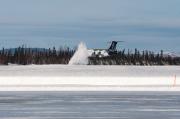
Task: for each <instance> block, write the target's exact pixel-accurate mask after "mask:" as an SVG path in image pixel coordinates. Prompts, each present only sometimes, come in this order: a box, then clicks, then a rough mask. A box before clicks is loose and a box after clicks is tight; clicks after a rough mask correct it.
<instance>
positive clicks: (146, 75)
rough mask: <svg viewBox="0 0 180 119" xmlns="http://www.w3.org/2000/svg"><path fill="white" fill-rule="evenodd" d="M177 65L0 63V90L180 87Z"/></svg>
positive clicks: (133, 89)
mask: <svg viewBox="0 0 180 119" xmlns="http://www.w3.org/2000/svg"><path fill="white" fill-rule="evenodd" d="M179 77H180V67H179V66H89V65H29V66H16V65H10V66H0V90H1V91H180V78H179Z"/></svg>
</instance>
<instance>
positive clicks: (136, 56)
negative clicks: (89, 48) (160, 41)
mask: <svg viewBox="0 0 180 119" xmlns="http://www.w3.org/2000/svg"><path fill="white" fill-rule="evenodd" d="M89 59H90V60H89V64H90V65H180V57H172V56H165V55H164V53H163V50H161V51H160V52H159V53H154V52H152V51H147V50H145V51H142V52H140V51H139V50H137V49H135V51H134V52H131V51H130V50H128V51H127V53H125V49H124V50H122V51H118V54H117V55H113V56H108V57H90V58H89Z"/></svg>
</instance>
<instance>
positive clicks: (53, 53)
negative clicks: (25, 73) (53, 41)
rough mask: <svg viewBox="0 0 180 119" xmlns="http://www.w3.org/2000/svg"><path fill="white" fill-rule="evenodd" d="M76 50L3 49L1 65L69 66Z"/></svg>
mask: <svg viewBox="0 0 180 119" xmlns="http://www.w3.org/2000/svg"><path fill="white" fill-rule="evenodd" d="M73 54H74V50H71V49H70V48H68V47H67V48H59V50H56V48H55V47H53V48H49V49H45V48H25V47H24V46H22V47H18V48H14V49H4V48H3V49H2V50H1V51H0V64H4V65H8V64H10V63H11V64H20V65H28V64H68V62H69V60H70V58H71V57H72V55H73Z"/></svg>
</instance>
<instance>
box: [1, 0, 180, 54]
mask: <svg viewBox="0 0 180 119" xmlns="http://www.w3.org/2000/svg"><path fill="white" fill-rule="evenodd" d="M179 5H180V0H0V47H2V46H4V47H17V46H19V45H22V44H26V45H27V46H30V47H52V46H56V47H59V46H60V45H63V46H71V47H74V46H75V45H76V44H78V42H80V41H84V42H86V43H87V46H88V47H89V48H104V47H107V42H108V41H110V40H124V41H126V42H125V43H123V44H121V45H119V47H121V48H129V49H134V48H138V49H149V50H155V51H158V50H160V49H164V50H167V51H175V52H180V47H179V44H180V8H179Z"/></svg>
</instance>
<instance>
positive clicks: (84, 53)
mask: <svg viewBox="0 0 180 119" xmlns="http://www.w3.org/2000/svg"><path fill="white" fill-rule="evenodd" d="M88 56H89V54H88V50H87V47H86V44H85V43H83V42H80V44H79V45H78V48H77V50H76V52H75V54H74V55H73V57H72V58H71V60H70V61H69V65H87V64H88Z"/></svg>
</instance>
